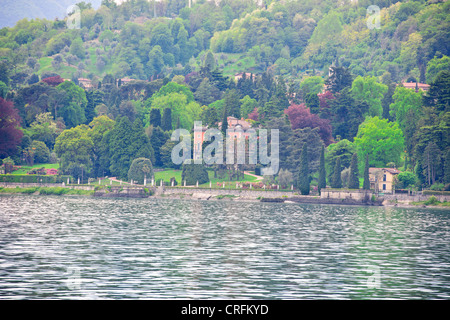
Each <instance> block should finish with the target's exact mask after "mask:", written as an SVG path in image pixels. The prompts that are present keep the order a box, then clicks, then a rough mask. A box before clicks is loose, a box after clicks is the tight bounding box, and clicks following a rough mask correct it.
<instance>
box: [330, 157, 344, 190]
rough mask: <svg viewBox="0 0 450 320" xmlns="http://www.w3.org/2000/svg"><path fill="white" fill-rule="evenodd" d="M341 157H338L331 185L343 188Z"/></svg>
mask: <svg viewBox="0 0 450 320" xmlns="http://www.w3.org/2000/svg"><path fill="white" fill-rule="evenodd" d="M341 171H342V168H341V158H340V157H338V158H337V159H336V165H335V167H334V173H333V177H332V179H331V187H332V188H342V179H341Z"/></svg>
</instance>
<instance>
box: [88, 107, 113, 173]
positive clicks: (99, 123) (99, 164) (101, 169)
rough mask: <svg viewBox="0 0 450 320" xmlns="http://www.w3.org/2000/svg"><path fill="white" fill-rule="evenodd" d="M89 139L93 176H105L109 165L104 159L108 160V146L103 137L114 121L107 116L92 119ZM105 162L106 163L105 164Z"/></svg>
mask: <svg viewBox="0 0 450 320" xmlns="http://www.w3.org/2000/svg"><path fill="white" fill-rule="evenodd" d="M89 127H90V128H91V129H90V130H89V133H88V135H89V137H90V138H91V139H92V142H93V149H92V165H93V174H94V176H97V177H101V176H105V174H108V172H109V163H108V162H107V160H106V159H108V158H109V144H108V142H107V138H105V136H106V135H107V134H108V133H109V132H110V131H111V130H112V128H113V127H114V120H111V119H110V118H108V116H105V115H103V116H99V117H96V118H94V119H93V120H92V121H91V123H89ZM105 162H106V163H105Z"/></svg>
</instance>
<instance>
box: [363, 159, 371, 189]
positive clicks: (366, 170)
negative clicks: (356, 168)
mask: <svg viewBox="0 0 450 320" xmlns="http://www.w3.org/2000/svg"><path fill="white" fill-rule="evenodd" d="M363 189H364V190H370V178H369V155H368V154H367V155H366V162H365V165H364V182H363Z"/></svg>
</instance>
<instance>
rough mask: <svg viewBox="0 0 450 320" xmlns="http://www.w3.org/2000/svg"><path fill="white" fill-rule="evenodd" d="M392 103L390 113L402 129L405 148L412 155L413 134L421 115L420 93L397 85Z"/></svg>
mask: <svg viewBox="0 0 450 320" xmlns="http://www.w3.org/2000/svg"><path fill="white" fill-rule="evenodd" d="M393 99H394V103H392V104H391V105H390V107H389V108H390V115H391V116H392V117H393V118H394V119H395V120H396V121H397V122H398V124H399V126H400V128H401V129H402V131H403V135H404V136H405V142H406V150H407V152H408V154H409V155H412V153H413V149H414V144H415V142H414V134H415V132H416V128H417V123H418V121H419V119H420V117H421V116H422V93H421V92H417V93H416V92H414V90H410V89H406V88H404V87H401V86H398V87H397V88H396V89H395V92H394V95H393Z"/></svg>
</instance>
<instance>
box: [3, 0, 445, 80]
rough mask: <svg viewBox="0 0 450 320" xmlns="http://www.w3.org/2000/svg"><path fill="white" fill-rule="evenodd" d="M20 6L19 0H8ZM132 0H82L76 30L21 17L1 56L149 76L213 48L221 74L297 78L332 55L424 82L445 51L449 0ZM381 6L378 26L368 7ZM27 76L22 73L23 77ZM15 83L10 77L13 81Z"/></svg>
mask: <svg viewBox="0 0 450 320" xmlns="http://www.w3.org/2000/svg"><path fill="white" fill-rule="evenodd" d="M16 3H17V5H20V4H21V2H20V1H19V2H16ZM188 3H189V1H188V0H162V1H159V2H156V3H154V2H152V1H147V0H130V1H126V2H124V3H123V4H121V5H116V3H115V2H113V1H106V0H104V1H103V2H102V6H101V7H100V8H99V9H98V10H94V9H93V8H92V7H91V4H86V3H84V2H83V3H80V4H79V7H80V9H81V24H80V27H81V28H80V29H73V30H69V29H67V27H66V23H65V21H62V20H59V21H47V20H42V19H35V20H31V21H27V20H21V21H19V22H18V23H17V24H16V25H15V26H14V27H13V28H3V29H1V30H0V56H1V58H2V59H7V60H8V61H9V63H10V64H11V65H12V66H13V67H14V70H13V71H14V73H19V75H20V76H18V79H17V82H19V83H20V82H21V81H22V80H23V81H25V78H26V77H27V76H30V75H31V74H32V73H36V74H38V75H42V74H44V75H45V73H48V72H56V73H58V74H59V75H61V76H62V77H63V78H69V79H70V78H81V77H83V78H90V79H94V80H95V79H101V78H103V76H104V75H106V74H108V73H110V74H112V75H113V76H114V77H115V78H123V77H129V78H132V79H141V80H150V79H155V78H163V77H164V76H170V75H174V74H187V73H189V72H190V71H192V70H197V71H198V69H199V66H200V65H201V64H202V61H203V59H204V56H205V53H206V52H207V51H208V50H211V51H213V52H214V53H215V57H216V60H217V63H218V67H219V69H221V70H222V71H223V72H224V74H225V75H234V74H235V73H237V72H244V71H245V72H253V73H262V72H265V71H266V70H270V71H272V72H273V74H274V75H283V76H285V77H286V78H287V79H293V80H297V81H299V80H300V78H301V77H302V76H303V75H305V74H318V75H323V76H326V75H327V73H328V68H329V67H330V65H331V64H332V63H333V62H335V63H338V64H339V65H341V66H344V67H348V68H350V71H351V72H352V73H353V74H355V75H362V76H364V75H374V76H381V75H382V74H383V73H384V72H385V71H388V72H389V73H390V74H391V77H392V80H393V81H400V80H402V79H407V78H408V77H414V78H415V79H417V80H419V81H420V82H427V81H428V82H429V81H430V80H431V79H427V74H426V68H427V65H428V63H429V61H430V60H432V59H433V58H434V57H435V56H436V57H437V58H440V57H442V55H447V56H448V55H449V52H448V51H449V48H450V43H449V41H450V40H449V39H450V37H449V36H448V35H449V34H448V33H449V32H448V31H449V30H450V22H449V20H450V14H449V7H450V4H449V2H443V1H438V0H435V1H424V0H422V1H398V2H397V1H392V0H370V1H369V0H360V1H346V0H343V1H335V0H306V1H305V0H302V1H295V0H293V1H275V0H272V1H271V0H266V1H263V3H264V4H263V5H262V6H259V5H258V3H257V1H254V0H222V1H220V3H219V5H216V4H215V2H214V1H201V0H198V1H193V3H192V8H189V6H188ZM4 5H5V4H3V3H2V5H1V6H2V11H3V9H4V8H3V6H4ZM370 5H377V6H378V7H379V8H380V9H381V12H380V14H381V23H380V29H369V28H368V27H367V17H368V15H367V8H368V7H369V6H370ZM23 73H25V74H23ZM13 82H14V79H13Z"/></svg>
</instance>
